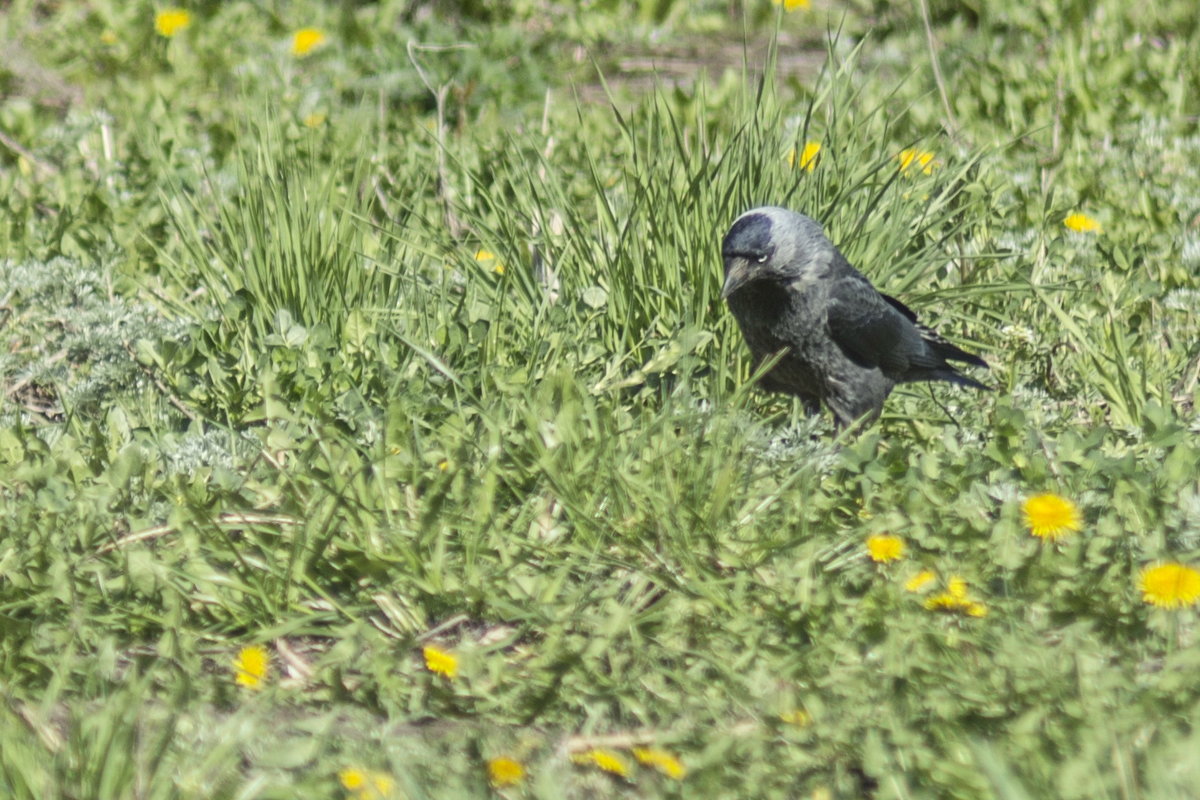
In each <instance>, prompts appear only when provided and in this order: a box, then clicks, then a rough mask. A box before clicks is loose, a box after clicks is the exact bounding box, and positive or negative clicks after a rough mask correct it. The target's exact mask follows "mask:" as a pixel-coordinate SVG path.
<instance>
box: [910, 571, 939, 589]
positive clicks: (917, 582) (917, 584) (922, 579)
mask: <svg viewBox="0 0 1200 800" xmlns="http://www.w3.org/2000/svg"><path fill="white" fill-rule="evenodd" d="M936 577H937V573H935V572H934V571H933V570H931V569H923V570H921V571H920V572H918V573H917V574H916V575H913V576H912V577H911V578H909V579H908V580H906V581H905V582H904V589H905V591H908V592H919V591H921V590H922V589H924V588H925V587H926V586H928V585H929V584H930V583H931V582H932V581H933V579H934V578H936Z"/></svg>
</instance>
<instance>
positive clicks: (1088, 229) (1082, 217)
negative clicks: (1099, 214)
mask: <svg viewBox="0 0 1200 800" xmlns="http://www.w3.org/2000/svg"><path fill="white" fill-rule="evenodd" d="M1063 225H1065V226H1066V228H1067V230H1069V231H1075V233H1100V223H1099V222H1097V221H1096V220H1094V219H1092V218H1091V217H1089V216H1088V215H1087V214H1082V213H1080V212H1078V211H1076V212H1075V213H1073V214H1067V216H1066V218H1065V219H1063Z"/></svg>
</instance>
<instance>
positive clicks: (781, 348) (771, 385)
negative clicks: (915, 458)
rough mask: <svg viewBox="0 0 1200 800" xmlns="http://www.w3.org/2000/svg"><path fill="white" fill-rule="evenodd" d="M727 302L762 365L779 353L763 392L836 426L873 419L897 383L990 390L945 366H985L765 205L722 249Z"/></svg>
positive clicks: (791, 215)
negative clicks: (783, 396)
mask: <svg viewBox="0 0 1200 800" xmlns="http://www.w3.org/2000/svg"><path fill="white" fill-rule="evenodd" d="M721 258H722V259H723V260H724V262H725V286H724V287H723V288H722V289H721V297H723V298H725V300H726V301H728V303H729V310H730V311H732V312H733V316H734V318H735V319H736V320H737V323H738V327H739V328H741V329H742V335H743V336H745V337H746V344H748V345H749V346H750V353H751V354H752V355H753V357H754V363H755V365H756V366H757V365H758V364H759V363H761V362H762V361H763V360H764V359H768V358H771V357H772V356H774V355H776V354H778V353H782V356H781V358H780V359H779V361H778V363H776V364H775V366H774V367H772V368H771V369H770V371H769V372H767V373H766V374H765V375H764V376H763V378H762V382H761V385H762V387H763V388H764V389H767V390H768V391H773V392H785V393H787V394H791V395H795V396H796V397H799V398H800V400H801V401H802V402H803V403H804V407H805V409H806V410H807V411H808V412H809V413H810V414H815V413H817V412H818V411H819V410H820V406H821V403H824V404H825V405H827V406H828V407H829V409H830V410H831V411H833V415H834V418H835V420H836V423H837V425H838V427H841V428H845V427H848V426H849V425H850V424H851V423H853V422H854V421H855V420H857V419H859V418H860V417H866V418H867V420H868V421H869V420H873V419H875V418H876V417H878V416H879V413H880V411H882V410H883V401H884V399H885V398H886V397H887V396H888V394H890V393H891V391H892V388H893V387H895V385H896V384H898V383H911V382H913V381H934V380H941V381H950V382H951V383H957V384H959V385H962V386H972V387H974V388H976V389H984V390H987V388H988V387H986V386H984V385H983V384H982V383H980V382H979V381H976V380H974V379H973V378H969V377H967V376H966V375H962V374H961V373H959V372H958V370H957V369H955V368H954V367H953V366H951V365H950V364H949V363H948V362H950V361H959V362H962V363H965V364H972V365H974V366H977V367H984V368H986V367H987V363H986V362H985V361H984V360H983V359H982V358H980V357H979V356H975V355H972V354H970V353H968V352H966V351H964V350H961V349H959V348H958V347H955V346H954V345H952V344H950V343H949V342H947V341H946V340H945V339H943V338H942V337H940V336H938V335H937V334H936V333H934V332H933V331H932V330H930V329H929V328H926V327H925V326H924V325H921V324H919V323H918V322H917V315H916V314H915V313H913V311H912V310H911V309H909V308H908V306H906V305H904V304H903V303H901V302H900V301H899V300H897V299H895V298H894V297H888V296H887V295H886V294H881V293H880V292H878V291H876V289H875V287H874V286H872V285H871V282H870V281H868V280H867V279H866V277H865V276H864V275H863V274H862V273H861V272H859V271H858V270H856V269H855V268H854V267H852V266H850V262H848V261H846V259H845V257H844V256H843V255H842V254H841V253H840V252H839V251H838V249H837V248H836V247H834V245H833V243H832V242H831V241H829V239H827V238H826V237H825V234H824V232H823V231H822V230H821V226H820V225H819V224H817V223H816V222H814V221H813V220H811V219H809V218H808V217H806V216H804V215H803V214H798V213H796V212H795V211H790V210H788V209H786V208H777V207H772V206H764V207H762V208H754V209H751V210H749V211H747V212H746V213H745V214H742V215H741V216H740V217H738V218H737V219H736V220H735V221H734V223H733V227H731V228H730V229H729V233H727V234H725V239H724V241H722V242H721Z"/></svg>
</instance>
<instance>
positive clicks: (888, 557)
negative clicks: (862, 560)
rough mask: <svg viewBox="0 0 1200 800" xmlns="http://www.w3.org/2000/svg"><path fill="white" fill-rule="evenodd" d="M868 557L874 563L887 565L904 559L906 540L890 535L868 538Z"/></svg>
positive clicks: (877, 535)
mask: <svg viewBox="0 0 1200 800" xmlns="http://www.w3.org/2000/svg"><path fill="white" fill-rule="evenodd" d="M867 555H869V556H870V557H871V560H872V561H878V562H879V563H881V564H886V563H887V562H889V561H899V560H900V559H902V558H904V540H903V539H901V538H900V537H899V536H893V535H892V534H890V533H877V534H875V535H874V536H868V537H867Z"/></svg>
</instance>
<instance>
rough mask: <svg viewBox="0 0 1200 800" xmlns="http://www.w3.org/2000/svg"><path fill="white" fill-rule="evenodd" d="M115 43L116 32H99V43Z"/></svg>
mask: <svg viewBox="0 0 1200 800" xmlns="http://www.w3.org/2000/svg"><path fill="white" fill-rule="evenodd" d="M116 43H117V34H116V33H115V32H114V31H105V32H104V33H102V34H100V44H107V45H114V44H116Z"/></svg>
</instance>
